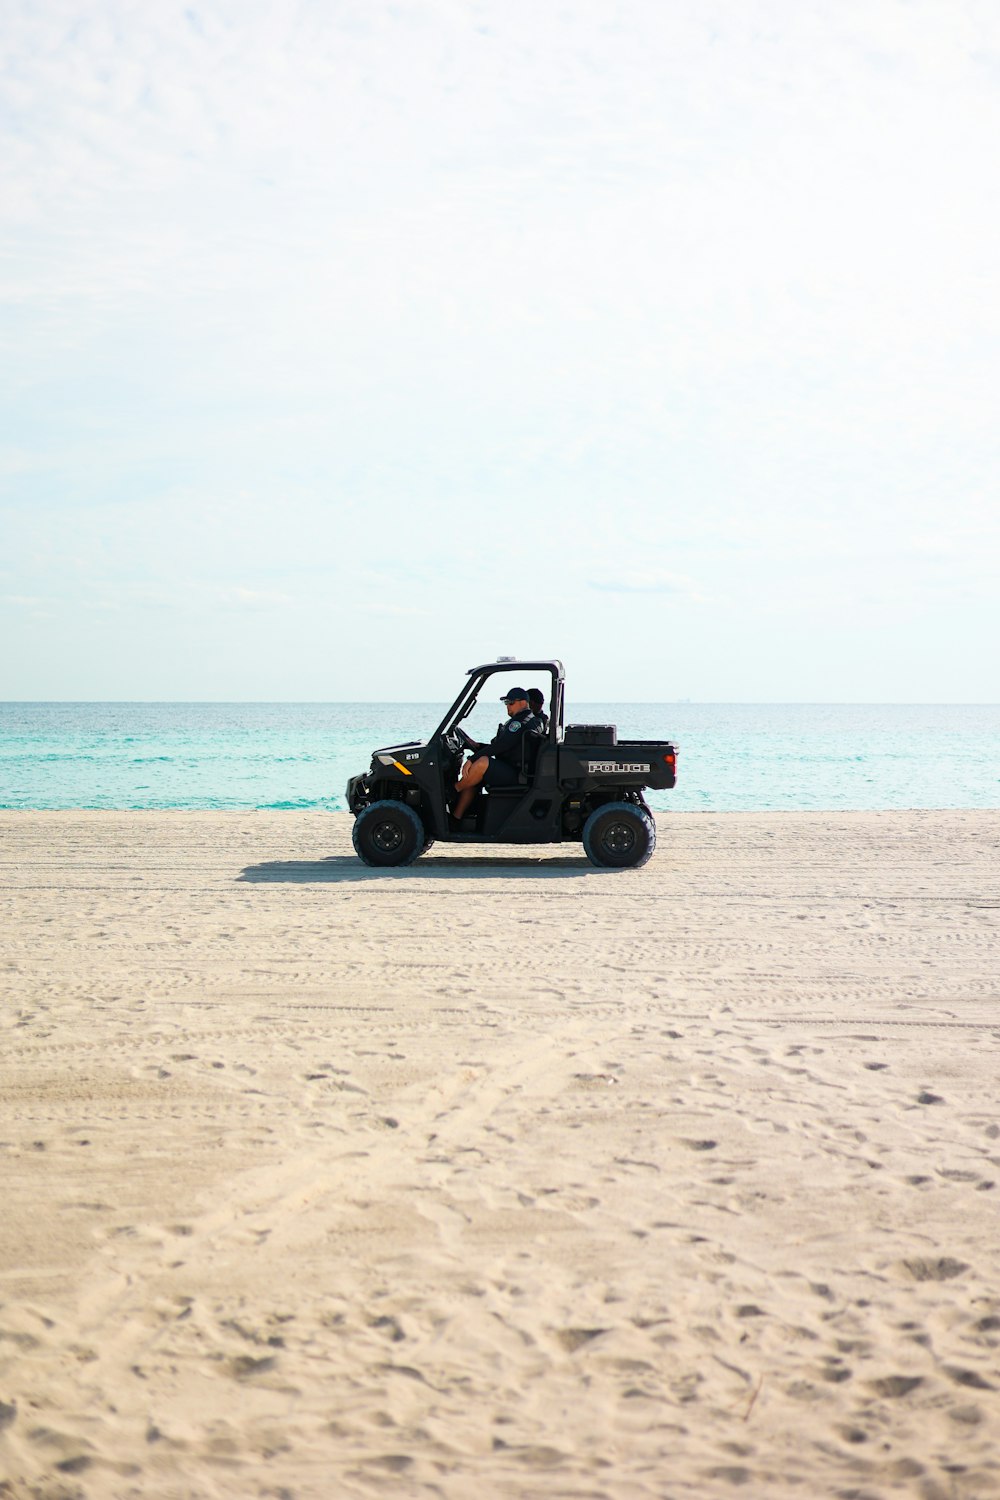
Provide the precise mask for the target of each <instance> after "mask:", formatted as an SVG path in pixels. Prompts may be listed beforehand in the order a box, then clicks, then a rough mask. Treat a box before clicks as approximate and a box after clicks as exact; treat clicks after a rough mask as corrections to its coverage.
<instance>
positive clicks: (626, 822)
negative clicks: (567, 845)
mask: <svg viewBox="0 0 1000 1500" xmlns="http://www.w3.org/2000/svg"><path fill="white" fill-rule="evenodd" d="M583 847H584V850H585V852H586V855H587V858H588V859H589V860H590V862H591V864H594V865H600V866H601V867H602V868H603V869H607V870H634V869H637V868H638V867H639V865H644V864H645V863H646V861H647V859H649V857H650V856H651V854H652V852H653V850H654V849H655V848H656V825H655V823H654V822H653V820H652V818H651V817H650V816H649V814H648V813H646V812H644V811H643V809H642V808H641V807H636V806H635V804H634V803H632V802H606V803H605V804H604V806H603V807H598V808H596V809H595V810H594V811H593V812H592V813H591V815H590V817H589V818H588V819H587V821H586V823H584V825H583Z"/></svg>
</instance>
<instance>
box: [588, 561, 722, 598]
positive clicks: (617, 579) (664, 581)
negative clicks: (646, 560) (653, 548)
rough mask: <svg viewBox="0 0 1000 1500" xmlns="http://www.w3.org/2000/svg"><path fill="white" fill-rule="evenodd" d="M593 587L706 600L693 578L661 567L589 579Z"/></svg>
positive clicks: (604, 589) (610, 590)
mask: <svg viewBox="0 0 1000 1500" xmlns="http://www.w3.org/2000/svg"><path fill="white" fill-rule="evenodd" d="M588 583H589V586H590V587H591V588H592V589H598V590H599V591H600V592H601V593H603V594H667V595H669V596H670V597H672V598H674V599H689V600H692V601H694V602H696V603H699V604H700V603H703V602H704V597H705V596H704V594H703V593H702V591H701V589H700V588H699V586H698V585H697V584H696V583H695V582H694V580H693V579H691V578H685V577H684V576H683V575H682V574H680V573H668V572H665V571H664V570H663V569H660V568H652V569H645V570H641V571H639V572H636V573H626V574H618V575H615V574H612V575H611V576H610V577H608V578H591V579H588Z"/></svg>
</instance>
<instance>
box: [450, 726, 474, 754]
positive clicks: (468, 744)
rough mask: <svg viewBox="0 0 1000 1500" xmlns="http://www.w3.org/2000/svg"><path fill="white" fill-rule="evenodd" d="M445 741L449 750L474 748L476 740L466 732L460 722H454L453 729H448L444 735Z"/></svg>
mask: <svg viewBox="0 0 1000 1500" xmlns="http://www.w3.org/2000/svg"><path fill="white" fill-rule="evenodd" d="M445 743H446V745H447V746H448V748H449V750H475V748H476V741H475V740H474V739H473V738H472V736H471V734H466V732H465V730H464V729H463V728H462V726H461V725H460V724H456V725H455V727H454V728H453V729H451V730H449V732H448V734H447V735H446V736H445Z"/></svg>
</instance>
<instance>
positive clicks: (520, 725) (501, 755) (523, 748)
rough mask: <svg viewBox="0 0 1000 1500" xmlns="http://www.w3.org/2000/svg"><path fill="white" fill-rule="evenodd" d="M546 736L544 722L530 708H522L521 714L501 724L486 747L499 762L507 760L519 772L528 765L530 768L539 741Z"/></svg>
mask: <svg viewBox="0 0 1000 1500" xmlns="http://www.w3.org/2000/svg"><path fill="white" fill-rule="evenodd" d="M544 734H545V730H544V729H543V728H542V721H541V719H540V718H539V717H538V715H537V714H533V713H532V712H531V709H530V708H522V710H521V712H520V713H519V714H514V716H513V718H510V719H508V720H507V722H506V724H501V725H500V726H499V728H498V729H497V732H496V734H495V735H494V736H493V738H492V740H491V741H490V743H489V745H488V746H486V749H487V750H488V752H489V754H490V755H495V756H496V758H497V760H505V761H507V763H508V765H511V766H514V767H515V768H516V769H517V770H518V771H520V770H521V769H522V767H523V766H524V765H525V764H527V765H528V766H529V767H530V766H531V764H532V761H533V759H534V754H535V753H536V752H537V750H538V744H537V741H539V740H541V739H542V738H543V736H544ZM529 751H530V753H531V759H530V760H528V761H527V762H526V761H525V756H526V755H527V754H528V753H529Z"/></svg>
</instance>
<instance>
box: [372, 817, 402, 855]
mask: <svg viewBox="0 0 1000 1500" xmlns="http://www.w3.org/2000/svg"><path fill="white" fill-rule="evenodd" d="M402 842H403V830H402V829H401V828H400V826H399V824H398V823H391V822H390V821H389V820H388V819H386V821H385V822H384V823H376V824H375V827H374V828H373V829H372V845H373V847H374V848H376V849H377V850H378V852H379V853H380V854H393V853H394V852H395V851H396V850H397V849H398V848H399V846H400V844H401V843H402Z"/></svg>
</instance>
